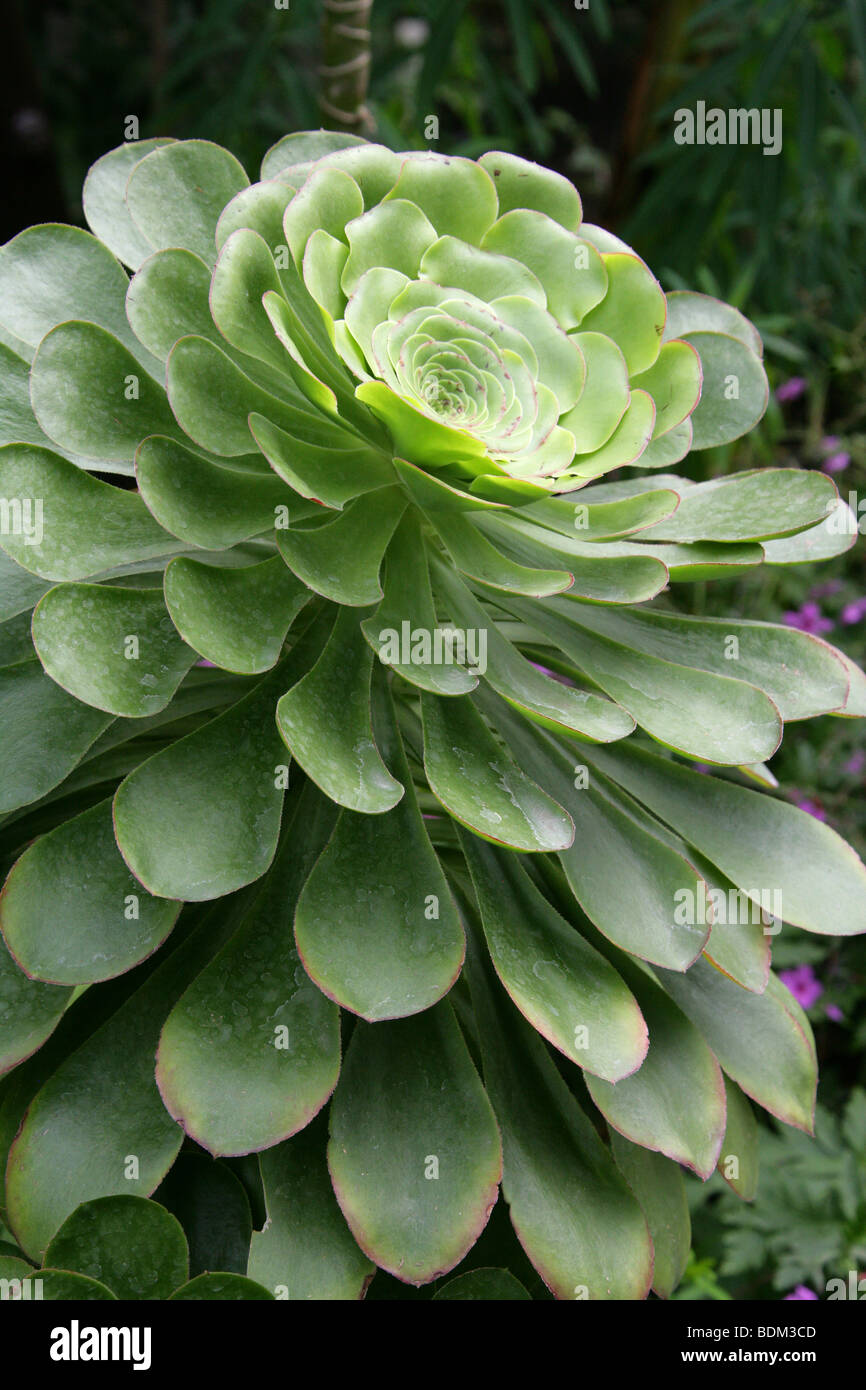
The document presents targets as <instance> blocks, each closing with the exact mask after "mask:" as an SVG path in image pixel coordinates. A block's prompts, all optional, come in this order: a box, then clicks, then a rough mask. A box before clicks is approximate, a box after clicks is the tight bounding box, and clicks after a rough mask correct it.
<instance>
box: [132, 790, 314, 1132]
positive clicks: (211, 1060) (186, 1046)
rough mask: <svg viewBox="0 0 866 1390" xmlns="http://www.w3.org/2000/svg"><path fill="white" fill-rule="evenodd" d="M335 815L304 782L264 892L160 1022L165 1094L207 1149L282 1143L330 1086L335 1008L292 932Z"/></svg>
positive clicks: (305, 1120)
mask: <svg viewBox="0 0 866 1390" xmlns="http://www.w3.org/2000/svg"><path fill="white" fill-rule="evenodd" d="M334 816H335V811H334V808H333V807H332V806H331V804H330V803H329V802H327V801H326V800H325V798H324V797H321V796H319V794H318V793H316V792H314V793H313V795H310V789H309V787H308V788H307V789H305V791H304V793H303V794H302V796H301V799H300V802H299V803H298V806H297V809H296V812H295V815H294V817H293V819H292V821H291V822H290V826H289V833H288V834H287V835H286V838H285V840H284V843H283V846H282V848H281V850H280V852H279V854H278V856H277V859H276V862H275V864H274V867H273V869H272V870H271V872H270V874H269V875H268V877H267V879H266V880H265V886H264V888H263V890H262V893H261V895H260V896H259V897H258V898H257V899H256V901H255V903H254V904H253V906H252V907H251V909H250V911H249V912H248V913H247V915H246V917H245V919H244V922H243V924H242V925H241V927H240V929H239V931H238V932H237V933H236V934H235V935H234V936H233V937H232V939H231V941H230V942H229V943H228V944H227V945H226V946H224V947H223V949H222V951H221V952H220V953H219V954H218V955H217V956H216V957H215V959H214V960H212V961H211V962H210V964H209V965H208V966H207V967H206V969H205V970H204V971H203V972H202V974H201V975H199V977H198V979H196V980H195V981H194V982H193V983H192V984H191V985H190V987H189V988H188V989H187V991H186V993H185V994H184V995H183V996H182V997H181V999H180V1000H179V1001H178V1003H177V1004H176V1005H175V1007H174V1009H173V1010H172V1012H171V1013H170V1014H169V1016H168V1019H167V1020H166V1023H165V1026H164V1027H163V1030H162V1035H161V1037H160V1043H159V1052H158V1054H157V1068H156V1078H157V1082H158V1085H159V1088H160V1092H161V1094H162V1098H163V1101H164V1103H165V1105H166V1108H167V1109H168V1111H169V1113H170V1114H171V1115H173V1116H174V1117H175V1119H176V1120H177V1121H178V1122H179V1123H180V1124H182V1125H183V1128H184V1130H185V1131H186V1133H187V1134H189V1135H190V1136H191V1137H192V1138H193V1139H195V1141H196V1142H197V1143H198V1144H201V1145H202V1146H203V1147H204V1148H206V1149H208V1150H209V1151H210V1152H211V1153H214V1154H240V1153H249V1152H251V1151H253V1152H254V1151H256V1150H259V1149H263V1148H267V1147H268V1146H270V1145H271V1144H275V1143H278V1142H279V1141H280V1140H281V1139H285V1138H287V1136H288V1135H290V1134H294V1133H295V1132H296V1131H297V1130H299V1129H301V1128H303V1126H304V1125H306V1124H308V1123H309V1121H310V1119H311V1118H312V1116H313V1115H314V1114H316V1112H317V1111H318V1110H319V1109H320V1108H321V1106H322V1105H324V1103H325V1101H326V1100H327V1099H328V1096H329V1095H330V1094H331V1092H332V1091H333V1089H334V1086H335V1085H336V1082H337V1075H338V1073H339V1069H340V1033H339V1018H338V1011H337V1009H336V1008H335V1007H334V1005H333V1004H332V1003H331V1002H330V1001H329V1000H327V999H326V998H325V997H324V995H322V994H321V993H320V992H319V990H317V989H316V987H315V986H314V985H313V984H312V983H311V981H310V980H309V979H308V977H307V975H306V974H305V973H304V970H303V967H302V965H301V963H300V961H299V959H298V954H297V951H296V950H295V942H294V937H293V934H292V919H293V914H294V908H295V903H296V901H297V896H298V893H299V891H300V889H301V886H302V884H303V882H304V879H305V877H306V875H307V874H308V873H309V871H310V869H311V867H312V865H313V863H314V862H315V859H316V856H317V855H318V854H319V852H320V850H321V848H322V846H323V844H324V843H325V841H326V840H327V836H328V834H329V832H330V829H331V827H332V826H333V823H334ZM229 1095H230V1096H231V1097H232V1103H231V1105H228V1106H227V1105H226V1096H229Z"/></svg>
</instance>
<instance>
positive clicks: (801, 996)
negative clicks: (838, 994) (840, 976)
mask: <svg viewBox="0 0 866 1390" xmlns="http://www.w3.org/2000/svg"><path fill="white" fill-rule="evenodd" d="M779 979H780V980H781V981H782V984H783V985H785V987H786V988H787V989H789V990H790V991H791V993H792V994H793V996H794V998H795V999H796V1001H797V1003H798V1004H799V1005H800V1007H801V1008H803V1009H811V1007H812V1005H813V1004H814V1003H815V1002H816V1001H817V1000H818V999H820V997H821V995H822V994H823V993H824V986H823V985H822V984H821V982H820V980H816V979H815V972H814V970H813V969H812V967H811V965H798V966H796V967H795V969H793V970H780V971H779Z"/></svg>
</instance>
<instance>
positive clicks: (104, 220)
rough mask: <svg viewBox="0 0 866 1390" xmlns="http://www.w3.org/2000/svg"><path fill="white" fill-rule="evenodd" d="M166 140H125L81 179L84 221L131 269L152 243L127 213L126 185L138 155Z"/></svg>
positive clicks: (146, 255)
mask: <svg viewBox="0 0 866 1390" xmlns="http://www.w3.org/2000/svg"><path fill="white" fill-rule="evenodd" d="M170 143H171V141H170V140H126V141H124V143H123V144H122V145H118V146H117V148H116V149H113V150H109V152H108V154H104V155H103V156H102V158H101V159H97V161H96V163H95V164H91V166H90V169H89V170H88V173H87V178H86V179H85V180H84V191H83V194H82V201H83V203H84V216H85V217H86V218H87V225H88V226H89V227H90V230H91V231H92V232H93V234H94V236H97V237H99V240H100V241H101V242H103V244H104V245H105V246H107V247H108V249H109V251H112V252H113V253H114V255H115V256H117V258H118V260H120V261H123V263H124V265H128V266H129V267H130V268H131V269H132V270H137V269H138V267H139V266H140V265H141V263H142V261H144V260H146V259H147V257H148V256H150V255H152V253H153V247H152V245H151V244H150V242H149V241H148V240H147V239H146V238H145V237H144V236H142V234H141V232H140V231H139V229H138V228H137V227H136V225H135V223H134V222H133V220H132V217H131V216H130V212H129V208H128V207H127V203H126V185H127V183H128V181H129V176H130V174H131V173H132V170H133V168H134V167H135V165H136V164H137V163H138V161H139V160H140V159H143V158H144V157H145V155H148V154H151V153H152V152H153V151H154V150H156V149H158V148H159V147H160V145H168V144H170ZM76 317H77V315H76Z"/></svg>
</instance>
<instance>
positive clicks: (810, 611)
mask: <svg viewBox="0 0 866 1390" xmlns="http://www.w3.org/2000/svg"><path fill="white" fill-rule="evenodd" d="M782 619H783V621H784V622H785V623H786V624H787V625H788V627H796V628H799V629H800V631H801V632H810V633H811V634H812V635H813V636H815V637H820V635H821V633H822V632H832V631H833V624H832V622H831V621H830V619H829V618H825V617H824V615H823V613H822V612H821V610H820V608H819V607H818V605H817V603H812V602H807V603H804V604H803V606H802V608H795V609H789V610H788V612H787V613H783V614H782Z"/></svg>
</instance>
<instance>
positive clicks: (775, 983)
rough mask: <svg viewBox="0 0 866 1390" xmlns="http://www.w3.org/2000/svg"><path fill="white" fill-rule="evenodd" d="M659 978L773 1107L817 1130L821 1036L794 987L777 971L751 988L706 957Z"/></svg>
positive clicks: (724, 1059)
mask: <svg viewBox="0 0 866 1390" xmlns="http://www.w3.org/2000/svg"><path fill="white" fill-rule="evenodd" d="M659 978H660V979H661V983H662V985H663V987H664V988H665V989H666V990H667V992H668V994H670V995H671V997H672V998H673V999H674V1000H675V1002H676V1003H677V1004H679V1006H680V1008H681V1009H682V1011H683V1013H684V1014H686V1015H687V1016H688V1017H689V1018H690V1019H691V1020H692V1022H693V1023H694V1025H695V1027H696V1028H697V1029H699V1031H700V1032H701V1033H702V1034H703V1036H704V1037H705V1038H706V1040H707V1042H708V1043H709V1045H710V1047H711V1048H712V1050H713V1052H714V1053H715V1054H716V1056H717V1057H718V1059H719V1061H720V1062H721V1064H722V1066H723V1067H724V1069H725V1071H726V1072H727V1073H728V1076H729V1077H730V1078H731V1080H732V1081H736V1083H737V1084H738V1085H739V1086H740V1087H741V1088H742V1090H744V1091H745V1092H746V1095H748V1096H751V1097H752V1099H753V1100H755V1101H757V1103H758V1104H759V1105H762V1106H763V1107H764V1109H765V1110H769V1112H770V1114H771V1115H776V1116H777V1117H778V1118H779V1119H780V1120H783V1121H784V1123H785V1124H788V1125H793V1126H794V1127H795V1128H796V1129H804V1130H806V1132H807V1133H808V1134H811V1133H812V1127H813V1121H814V1110H815V1087H816V1083H817V1061H816V1058H815V1043H814V1041H813V1038H812V1030H811V1028H810V1026H809V1020H808V1019H807V1018H806V1015H805V1014H804V1013H803V1010H802V1009H801V1008H800V1006H799V1004H798V1003H797V1001H796V1000H795V998H794V996H793V995H792V994H791V992H790V990H788V989H786V988H785V986H784V985H783V984H781V983H780V982H779V980H778V979H777V978H776V976H775V975H771V976H770V979H769V982H768V984H767V988H766V990H765V992H764V993H763V994H750V993H748V991H747V990H744V989H741V988H740V986H739V985H737V984H735V983H734V982H733V981H732V980H729V979H728V978H727V976H725V975H723V974H722V973H721V972H720V971H718V970H715V969H713V967H712V966H711V965H709V964H708V963H707V962H706V961H702V960H701V961H698V962H697V964H696V965H693V966H692V968H691V970H689V971H688V972H687V973H686V974H685V975H671V974H669V973H668V972H662V973H661V974H660V977H659Z"/></svg>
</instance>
